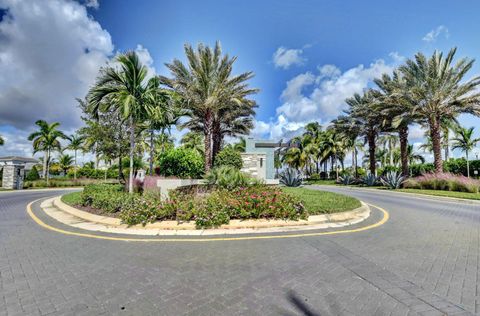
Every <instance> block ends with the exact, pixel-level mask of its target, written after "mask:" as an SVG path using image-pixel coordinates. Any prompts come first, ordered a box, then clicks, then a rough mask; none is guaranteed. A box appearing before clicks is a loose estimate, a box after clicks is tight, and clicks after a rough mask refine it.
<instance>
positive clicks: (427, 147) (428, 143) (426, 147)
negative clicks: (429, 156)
mask: <svg viewBox="0 0 480 316" xmlns="http://www.w3.org/2000/svg"><path fill="white" fill-rule="evenodd" d="M418 148H419V149H421V150H423V152H429V153H432V152H433V143H432V138H431V137H430V136H428V135H426V136H425V143H423V144H421V145H420V147H418Z"/></svg>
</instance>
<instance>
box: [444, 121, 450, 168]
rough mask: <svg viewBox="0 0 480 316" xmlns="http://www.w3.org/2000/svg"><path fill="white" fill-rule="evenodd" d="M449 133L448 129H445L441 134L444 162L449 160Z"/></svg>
mask: <svg viewBox="0 0 480 316" xmlns="http://www.w3.org/2000/svg"><path fill="white" fill-rule="evenodd" d="M449 138H450V137H449V131H448V128H447V129H445V131H444V132H443V142H444V143H445V144H444V146H445V148H444V151H445V161H447V160H448V159H449V158H450V145H449V143H448V142H449Z"/></svg>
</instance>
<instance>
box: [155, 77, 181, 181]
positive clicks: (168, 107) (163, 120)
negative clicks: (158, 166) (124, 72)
mask: <svg viewBox="0 0 480 316" xmlns="http://www.w3.org/2000/svg"><path fill="white" fill-rule="evenodd" d="M148 85H149V87H148V89H147V90H148V91H151V93H149V94H148V95H147V102H148V104H149V105H150V107H149V108H148V114H149V117H148V123H147V126H148V127H147V128H148V130H149V133H150V145H149V148H150V159H149V160H150V161H149V166H150V175H153V156H154V153H155V146H154V140H155V131H160V133H161V134H165V133H166V132H168V133H170V127H171V126H172V125H175V124H177V122H178V120H179V119H180V117H181V116H182V113H181V111H180V110H179V109H177V108H176V107H174V97H173V96H172V93H171V92H170V91H168V90H165V89H160V81H159V80H158V78H156V77H155V78H152V79H151V80H149V81H148Z"/></svg>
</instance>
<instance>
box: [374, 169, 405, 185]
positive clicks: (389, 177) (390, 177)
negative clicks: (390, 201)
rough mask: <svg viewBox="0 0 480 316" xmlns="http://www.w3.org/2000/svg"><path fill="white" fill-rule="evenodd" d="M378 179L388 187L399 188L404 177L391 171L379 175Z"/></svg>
mask: <svg viewBox="0 0 480 316" xmlns="http://www.w3.org/2000/svg"><path fill="white" fill-rule="evenodd" d="M380 181H382V183H383V185H384V186H386V187H387V188H389V189H399V188H400V187H401V186H402V184H403V182H404V181H405V177H404V176H402V175H401V174H400V173H397V172H396V171H391V172H389V173H387V174H386V175H385V176H383V177H381V178H380Z"/></svg>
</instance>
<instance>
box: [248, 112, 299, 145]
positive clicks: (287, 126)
mask: <svg viewBox="0 0 480 316" xmlns="http://www.w3.org/2000/svg"><path fill="white" fill-rule="evenodd" d="M305 125H306V123H304V122H289V121H288V119H287V118H285V116H283V115H279V116H278V117H277V119H276V120H274V121H273V120H272V121H270V122H264V121H255V127H254V129H253V130H252V132H251V133H250V136H252V137H254V138H258V139H273V140H280V139H284V140H287V139H290V138H292V137H294V136H296V135H299V134H301V133H302V131H303V127H304V126H305Z"/></svg>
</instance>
